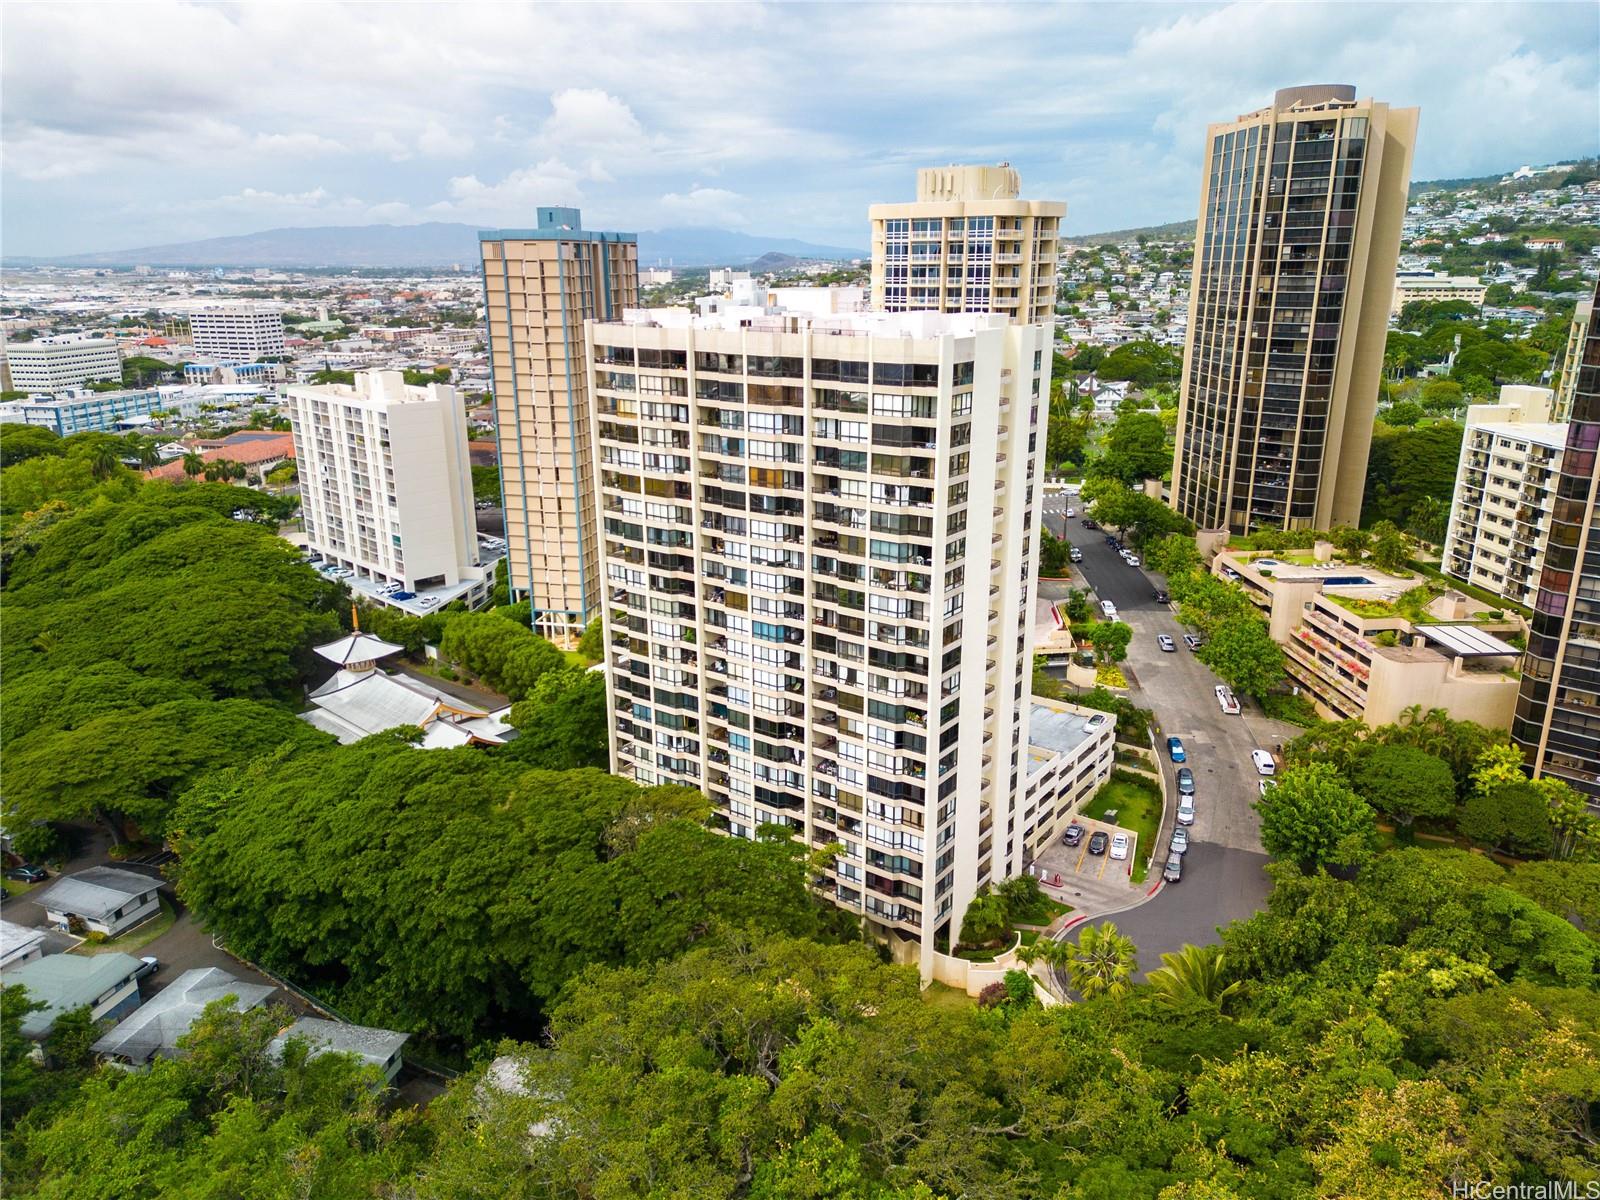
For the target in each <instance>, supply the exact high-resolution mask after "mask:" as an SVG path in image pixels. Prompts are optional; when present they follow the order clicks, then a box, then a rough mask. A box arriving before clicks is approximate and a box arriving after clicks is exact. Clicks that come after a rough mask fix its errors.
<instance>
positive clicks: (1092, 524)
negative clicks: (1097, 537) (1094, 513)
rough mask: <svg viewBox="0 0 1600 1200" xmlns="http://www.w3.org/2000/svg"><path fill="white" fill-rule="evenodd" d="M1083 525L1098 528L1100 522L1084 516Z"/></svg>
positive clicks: (1087, 527) (1088, 527) (1086, 527)
mask: <svg viewBox="0 0 1600 1200" xmlns="http://www.w3.org/2000/svg"><path fill="white" fill-rule="evenodd" d="M1083 527H1084V528H1085V529H1099V528H1100V522H1098V521H1091V520H1090V519H1089V518H1088V517H1085V518H1084V519H1083Z"/></svg>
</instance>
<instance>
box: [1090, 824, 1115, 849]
mask: <svg viewBox="0 0 1600 1200" xmlns="http://www.w3.org/2000/svg"><path fill="white" fill-rule="evenodd" d="M1110 840H1111V839H1110V838H1108V837H1107V836H1106V832H1105V830H1103V829H1097V830H1095V831H1094V833H1093V834H1092V835H1091V836H1090V838H1089V853H1090V854H1104V853H1105V852H1106V843H1108V842H1109V841H1110Z"/></svg>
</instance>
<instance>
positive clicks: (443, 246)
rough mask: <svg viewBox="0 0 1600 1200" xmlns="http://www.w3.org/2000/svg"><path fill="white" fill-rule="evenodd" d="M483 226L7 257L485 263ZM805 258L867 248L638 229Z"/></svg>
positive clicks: (79, 262) (286, 232)
mask: <svg viewBox="0 0 1600 1200" xmlns="http://www.w3.org/2000/svg"><path fill="white" fill-rule="evenodd" d="M478 229H479V227H478V226H476V225H463V224H458V223H452V222H444V221H429V222H426V223H424V224H421V225H321V226H311V227H307V228H297V229H265V230H262V231H261V232H259V233H245V234H238V235H236V236H233V237H215V238H206V239H205V240H203V241H198V242H174V243H171V244H169V245H165V246H137V247H135V248H133V249H131V250H108V251H103V252H100V253H94V254H70V255H59V256H46V257H23V256H16V257H10V256H8V257H7V259H6V262H8V263H11V264H14V265H26V264H30V263H35V264H44V263H48V264H53V265H59V266H71V267H124V266H136V265H140V264H145V265H149V266H157V267H299V268H306V267H448V266H452V265H455V264H460V265H462V266H471V265H473V264H476V263H477V261H478ZM771 253H778V254H787V255H792V256H794V257H796V258H802V259H814V258H822V259H850V258H865V257H866V251H864V250H860V249H853V248H850V247H845V246H823V245H817V244H815V243H813V242H804V241H800V240H799V239H797V238H789V237H765V236H762V235H760V234H752V233H738V232H735V231H734V230H730V229H710V228H681V229H652V230H646V231H645V232H643V233H640V234H639V265H640V266H642V267H643V266H666V265H668V264H671V265H672V266H677V267H714V266H743V265H745V264H746V263H749V262H752V261H753V260H755V259H758V258H760V257H761V256H762V255H764V254H771Z"/></svg>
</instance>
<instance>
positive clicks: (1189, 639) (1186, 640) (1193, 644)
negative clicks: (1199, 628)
mask: <svg viewBox="0 0 1600 1200" xmlns="http://www.w3.org/2000/svg"><path fill="white" fill-rule="evenodd" d="M1183 644H1184V645H1185V646H1187V647H1189V649H1191V650H1198V649H1200V647H1201V646H1204V645H1205V643H1204V642H1203V641H1201V640H1200V637H1199V635H1198V634H1193V633H1186V634H1184V635H1183Z"/></svg>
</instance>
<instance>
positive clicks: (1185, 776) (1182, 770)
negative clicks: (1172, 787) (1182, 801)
mask: <svg viewBox="0 0 1600 1200" xmlns="http://www.w3.org/2000/svg"><path fill="white" fill-rule="evenodd" d="M1178 795H1180V796H1192V795H1194V772H1193V771H1191V770H1190V769H1189V768H1188V767H1179V768H1178Z"/></svg>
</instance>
